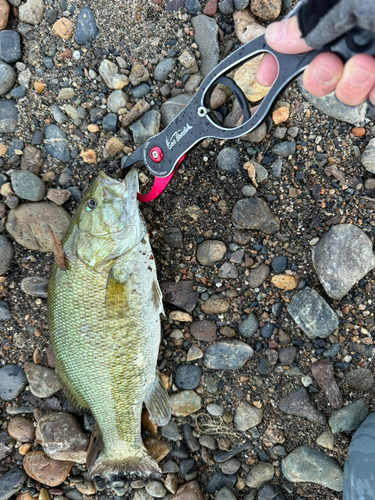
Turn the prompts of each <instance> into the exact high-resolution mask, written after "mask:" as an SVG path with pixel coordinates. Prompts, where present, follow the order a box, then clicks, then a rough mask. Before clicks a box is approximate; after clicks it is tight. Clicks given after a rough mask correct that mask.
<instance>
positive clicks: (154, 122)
mask: <svg viewBox="0 0 375 500" xmlns="http://www.w3.org/2000/svg"><path fill="white" fill-rule="evenodd" d="M160 122H161V114H160V113H159V111H156V110H153V109H152V110H150V111H148V112H147V113H145V114H144V115H143V116H142V117H141V119H140V120H138V121H136V122H135V123H133V124H132V125H130V127H129V128H130V130H131V131H132V133H133V139H134V142H135V143H136V144H142V143H144V142H145V141H147V139H149V138H150V137H153V136H154V135H156V134H158V133H159V129H160Z"/></svg>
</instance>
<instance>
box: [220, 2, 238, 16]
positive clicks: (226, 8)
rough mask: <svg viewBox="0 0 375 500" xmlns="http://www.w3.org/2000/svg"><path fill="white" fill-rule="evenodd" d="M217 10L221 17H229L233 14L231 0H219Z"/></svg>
mask: <svg viewBox="0 0 375 500" xmlns="http://www.w3.org/2000/svg"><path fill="white" fill-rule="evenodd" d="M218 8H219V11H220V13H221V14H223V16H230V15H231V14H233V12H234V3H233V0H221V1H220V2H219V4H218Z"/></svg>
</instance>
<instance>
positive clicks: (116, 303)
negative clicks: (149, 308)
mask: <svg viewBox="0 0 375 500" xmlns="http://www.w3.org/2000/svg"><path fill="white" fill-rule="evenodd" d="M105 306H106V311H107V316H108V317H109V318H123V317H124V316H125V311H126V309H128V308H129V306H130V290H129V285H128V281H125V282H124V283H120V282H119V281H117V280H116V279H115V278H114V276H113V272H112V269H111V270H110V271H109V274H108V280H107V292H106V297H105Z"/></svg>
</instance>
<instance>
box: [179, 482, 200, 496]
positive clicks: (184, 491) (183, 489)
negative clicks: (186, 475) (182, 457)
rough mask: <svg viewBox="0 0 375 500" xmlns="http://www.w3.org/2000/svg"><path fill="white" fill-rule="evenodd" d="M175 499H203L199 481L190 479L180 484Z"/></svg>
mask: <svg viewBox="0 0 375 500" xmlns="http://www.w3.org/2000/svg"><path fill="white" fill-rule="evenodd" d="M173 500H203V495H202V491H201V489H200V486H199V484H198V482H197V481H190V482H189V483H185V484H184V485H183V486H180V487H179V488H178V490H177V493H176V494H175V495H174V496H173Z"/></svg>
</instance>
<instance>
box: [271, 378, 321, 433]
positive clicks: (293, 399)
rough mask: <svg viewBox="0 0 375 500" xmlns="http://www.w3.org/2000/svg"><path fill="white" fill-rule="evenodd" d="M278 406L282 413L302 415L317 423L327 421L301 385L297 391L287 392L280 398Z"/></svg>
mask: <svg viewBox="0 0 375 500" xmlns="http://www.w3.org/2000/svg"><path fill="white" fill-rule="evenodd" d="M279 408H280V410H281V411H282V412H283V413H286V414H288V415H295V416H297V417H303V418H306V419H307V420H309V421H310V422H314V423H317V424H321V425H324V424H326V423H327V419H326V417H325V415H324V414H323V413H322V412H321V411H319V410H317V409H316V408H315V405H314V404H313V402H312V401H311V399H310V396H309V395H308V392H307V390H306V389H305V388H304V387H301V388H300V389H298V390H297V391H293V392H291V393H290V394H288V396H287V397H285V398H282V399H281V400H280V403H279Z"/></svg>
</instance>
